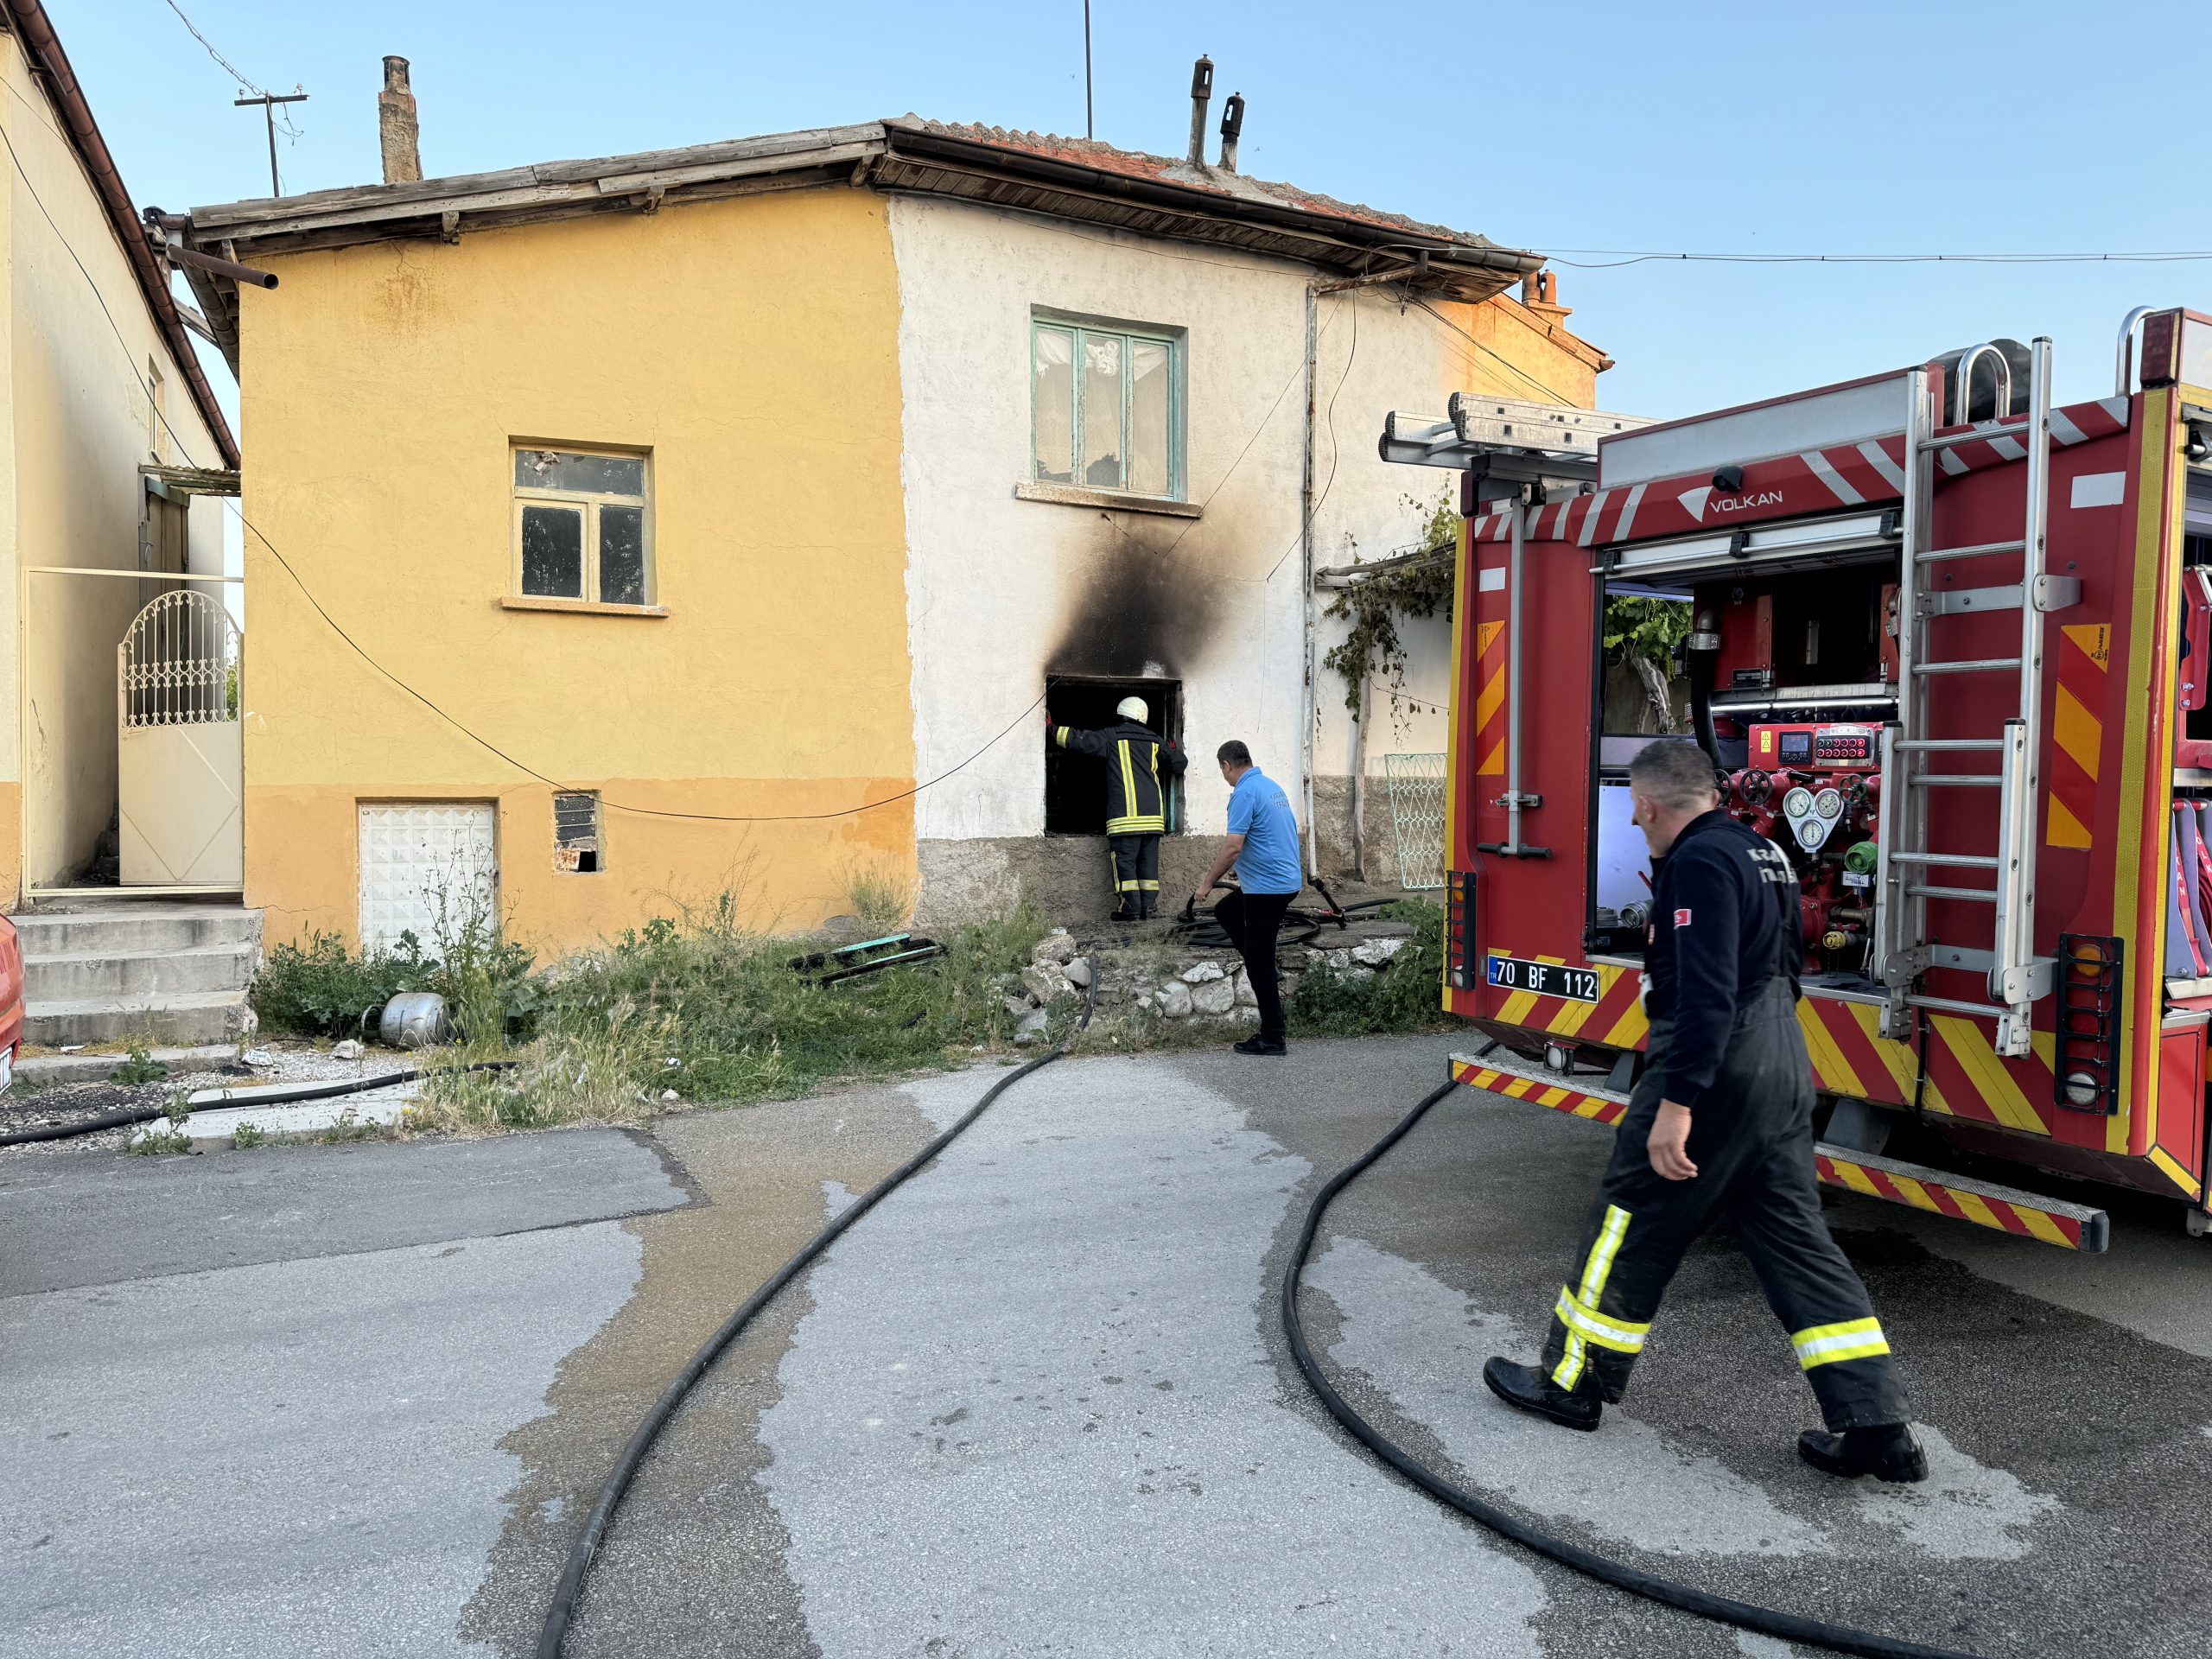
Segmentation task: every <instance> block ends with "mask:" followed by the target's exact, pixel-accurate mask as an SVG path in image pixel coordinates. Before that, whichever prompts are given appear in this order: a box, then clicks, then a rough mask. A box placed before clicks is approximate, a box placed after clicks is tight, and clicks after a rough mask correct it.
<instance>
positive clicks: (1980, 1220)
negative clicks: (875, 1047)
mask: <svg viewBox="0 0 2212 1659" xmlns="http://www.w3.org/2000/svg"><path fill="white" fill-rule="evenodd" d="M1944 1191H1945V1192H1948V1193H1949V1194H1950V1195H1951V1202H1952V1203H1953V1204H1955V1205H1958V1206H1959V1208H1960V1209H1961V1210H1963V1211H1966V1217H1967V1220H1968V1221H1971V1222H1973V1223H1974V1224H1975V1225H1976V1226H1978V1227H1993V1228H1995V1229H1996V1230H1998V1231H1999V1232H2000V1233H2004V1232H2010V1231H2011V1230H2012V1229H2010V1228H2009V1227H2007V1226H2005V1224H2004V1223H2003V1222H2001V1221H1999V1220H1998V1219H1997V1216H1996V1213H1995V1212H1994V1211H1992V1210H1991V1209H1990V1207H1989V1206H1988V1205H1986V1204H1985V1203H1983V1202H1982V1200H1981V1198H1980V1194H1978V1193H1974V1192H1961V1191H1960V1190H1959V1189H1958V1188H1957V1187H1955V1186H1952V1187H1946V1188H1945V1189H1944Z"/></svg>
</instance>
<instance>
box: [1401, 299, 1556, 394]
mask: <svg viewBox="0 0 2212 1659" xmlns="http://www.w3.org/2000/svg"><path fill="white" fill-rule="evenodd" d="M1414 305H1416V306H1418V307H1419V308H1421V310H1423V311H1426V312H1427V313H1428V315H1430V316H1432V317H1433V318H1435V319H1436V320H1437V321H1439V322H1440V323H1442V324H1443V325H1444V326H1445V327H1446V328H1449V329H1450V330H1451V331H1452V333H1453V334H1457V335H1459V338H1460V339H1462V340H1465V341H1466V342H1467V344H1468V345H1470V346H1473V347H1474V348H1475V349H1476V350H1477V351H1478V352H1480V353H1482V354H1483V355H1484V357H1487V358H1489V359H1491V361H1492V362H1494V363H1497V365H1499V366H1500V367H1502V368H1503V369H1504V370H1505V372H1507V373H1508V374H1515V375H1518V376H1520V378H1522V379H1523V380H1526V381H1527V382H1528V383H1529V385H1532V386H1534V387H1535V389H1536V390H1537V391H1541V392H1542V393H1543V394H1544V395H1545V396H1546V397H1548V398H1550V399H1551V400H1552V401H1553V402H1554V403H1555V404H1572V403H1573V402H1574V399H1573V398H1572V397H1568V396H1567V394H1566V393H1565V392H1563V391H1560V390H1559V389H1558V388H1557V387H1556V386H1548V385H1545V384H1544V383H1543V382H1542V381H1541V380H1539V379H1538V378H1536V377H1535V375H1533V374H1531V373H1529V371H1528V370H1526V369H1524V368H1522V366H1521V365H1519V364H1517V363H1516V362H1514V361H1513V359H1510V358H1509V357H1505V356H1503V355H1501V354H1500V353H1497V352H1495V351H1493V350H1491V348H1490V347H1489V346H1485V345H1484V343H1483V342H1482V341H1481V340H1477V339H1476V338H1475V337H1474V335H1473V334H1471V333H1469V332H1468V331H1467V330H1466V329H1465V328H1462V327H1460V326H1459V324H1458V323H1456V322H1454V321H1452V319H1451V318H1449V317H1447V316H1446V315H1444V314H1443V313H1442V312H1441V311H1440V310H1438V309H1437V308H1435V307H1434V306H1433V305H1431V304H1430V303H1429V302H1427V300H1423V299H1416V300H1415V301H1414Z"/></svg>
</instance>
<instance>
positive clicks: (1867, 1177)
mask: <svg viewBox="0 0 2212 1659" xmlns="http://www.w3.org/2000/svg"><path fill="white" fill-rule="evenodd" d="M1927 1002H1936V1003H1938V1004H1939V1005H1940V999H1936V998H1929V999H1926V1000H1925V1001H1924V1002H1923V1006H1925V1005H1926V1003H1927ZM1961 1006H1964V1005H1961ZM1976 1011H1977V1012H1987V1013H1997V1012H1999V1010H1997V1009H1988V1010H1976ZM1451 1065H1452V1079H1453V1081H1455V1082H1458V1083H1463V1084H1466V1085H1467V1086H1468V1087H1469V1088H1471V1089H1483V1090H1489V1091H1490V1092H1491V1093H1493V1094H1499V1095H1503V1096H1506V1097H1507V1098H1509V1099H1512V1100H1527V1101H1532V1102H1534V1103H1535V1104H1537V1105H1539V1106H1543V1107H1548V1108H1549V1109H1551V1110H1553V1111H1555V1112H1564V1113H1566V1114H1567V1115H1568V1116H1573V1117H1586V1118H1590V1119H1593V1120H1594V1121H1596V1122H1600V1123H1618V1122H1619V1121H1620V1119H1621V1117H1622V1116H1623V1115H1624V1113H1626V1111H1627V1110H1628V1103H1629V1097H1628V1096H1626V1095H1625V1094H1624V1093H1622V1092H1621V1091H1620V1090H1618V1089H1612V1088H1608V1087H1607V1086H1606V1084H1605V1083H1604V1082H1603V1081H1601V1080H1600V1074H1599V1073H1598V1072H1595V1071H1588V1072H1580V1073H1569V1072H1560V1071H1553V1070H1551V1069H1550V1068H1549V1067H1548V1066H1544V1065H1538V1064H1537V1063H1536V1062H1535V1061H1533V1060H1529V1059H1524V1058H1522V1057H1521V1056H1519V1055H1517V1054H1510V1053H1508V1052H1506V1051H1505V1050H1504V1049H1503V1048H1492V1049H1491V1050H1490V1051H1489V1052H1486V1053H1483V1054H1454V1055H1452V1060H1451ZM1813 1157H1814V1165H1815V1171H1816V1173H1818V1175H1819V1177H1820V1179H1821V1185H1824V1186H1833V1187H1835V1188H1837V1189H1838V1190H1840V1191H1841V1192H1856V1193H1858V1194H1859V1195H1860V1196H1861V1197H1863V1198H1879V1199H1881V1200H1882V1201H1883V1202H1885V1203H1886V1204H1898V1205H1904V1206H1905V1207H1906V1208H1907V1209H1910V1210H1922V1211H1927V1212H1928V1213H1929V1214H1930V1215H1936V1216H1945V1217H1949V1218H1950V1219H1952V1220H1954V1221H1965V1222H1971V1223H1973V1224H1974V1225H1975V1226H1977V1227H1986V1228H1989V1229H1991V1230H1993V1231H1996V1232H2000V1233H2010V1234H2012V1235H2013V1236H2015V1237H2018V1238H2032V1239H2036V1240H2038V1241H2040V1242H2041V1243H2045V1244H2055V1245H2056V1246H2057V1247H2058V1248H2059V1249H2064V1250H2079V1251H2081V1252H2082V1253H2083V1254H2084V1255H2097V1254H2100V1253H2101V1252H2102V1251H2103V1250H2104V1249H2105V1248H2106V1245H2107V1243H2108V1242H2109V1240H2110V1237H2111V1231H2112V1227H2111V1222H2110V1219H2109V1218H2108V1217H2107V1215H2106V1213H2105V1212H2104V1211H2101V1210H2099V1209H2096V1208H2094V1207H2093V1206H2091V1205H2082V1204H2073V1203H2069V1201H2067V1200H2066V1199H2064V1198H2044V1197H2042V1196H2041V1195H2040V1194H2037V1193H2034V1192H2025V1191H2023V1190H2022V1189H2021V1188H2018V1187H2015V1186H2002V1185H1998V1184H1997V1183H1995V1182H1993V1181H1981V1180H1976V1179H1974V1178H1973V1177H1971V1176H1967V1175H1954V1174H1952V1173H1949V1172H1948V1170H1941V1169H1933V1168H1930V1167H1929V1166H1925V1165H1922V1164H1911V1163H1907V1162H1905V1161H1904V1160H1903V1159H1900V1158H1886V1157H1884V1156H1882V1155H1880V1154H1877V1153H1871V1152H1859V1151H1855V1150H1853V1148H1852V1147H1840V1146H1832V1145H1830V1144H1829V1143H1828V1142H1827V1141H1818V1142H1815V1145H1814V1147H1813Z"/></svg>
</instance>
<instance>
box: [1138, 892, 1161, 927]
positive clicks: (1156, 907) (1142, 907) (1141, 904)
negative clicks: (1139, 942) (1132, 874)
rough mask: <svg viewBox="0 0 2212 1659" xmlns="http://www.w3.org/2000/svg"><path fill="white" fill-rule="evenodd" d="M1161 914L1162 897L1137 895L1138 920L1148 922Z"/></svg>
mask: <svg viewBox="0 0 2212 1659" xmlns="http://www.w3.org/2000/svg"><path fill="white" fill-rule="evenodd" d="M1159 914H1160V895H1159V894H1158V893H1139V894H1138V895H1137V919H1138V920H1140V921H1146V922H1148V921H1150V920H1152V919H1153V918H1154V917H1155V916H1157V915H1159Z"/></svg>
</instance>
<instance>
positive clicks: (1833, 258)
mask: <svg viewBox="0 0 2212 1659" xmlns="http://www.w3.org/2000/svg"><path fill="white" fill-rule="evenodd" d="M1570 253H1580V254H1588V255H1592V256H1604V258H1603V261H1602V263H1592V262H1589V261H1584V260H1578V259H1569V258H1566V257H1563V256H1564V255H1567V254H1570ZM1544 257H1545V258H1546V259H1547V260H1548V261H1549V262H1551V263H1552V264H1560V265H1568V266H1572V267H1573V268H1574V269H1576V270H1617V269H1618V268H1619V267H1621V266H1623V265H1643V264H1652V263H1654V262H1655V261H1668V262H1672V263H1675V264H1714V265H2128V264H2133V265H2158V264H2191V263H2197V262H2202V261H2204V260H2212V251H2202V250H2197V249H2177V250H2170V251H2142V252H2132V253H1677V252H1670V251H1659V250H1654V249H1649V248H1554V249H1553V250H1552V251H1549V252H1548V253H1546V254H1545V256H1544Z"/></svg>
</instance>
